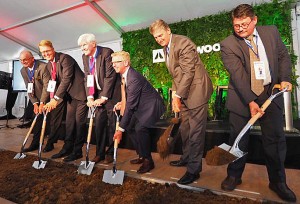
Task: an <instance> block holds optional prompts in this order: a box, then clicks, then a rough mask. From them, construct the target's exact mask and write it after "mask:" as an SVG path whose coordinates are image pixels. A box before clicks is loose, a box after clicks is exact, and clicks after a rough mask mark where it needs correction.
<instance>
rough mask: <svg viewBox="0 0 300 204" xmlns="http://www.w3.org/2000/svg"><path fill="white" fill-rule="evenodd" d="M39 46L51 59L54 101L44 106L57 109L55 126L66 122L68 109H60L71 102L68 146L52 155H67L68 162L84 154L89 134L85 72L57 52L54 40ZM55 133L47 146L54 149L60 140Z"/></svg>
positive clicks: (52, 116) (49, 63) (67, 56)
mask: <svg viewBox="0 0 300 204" xmlns="http://www.w3.org/2000/svg"><path fill="white" fill-rule="evenodd" d="M39 49H40V52H41V53H42V55H43V57H44V58H45V59H46V60H48V64H47V69H48V71H49V72H50V75H51V80H50V81H49V83H48V88H47V91H48V92H50V102H49V103H47V104H46V105H45V106H44V109H45V110H47V111H52V110H53V111H56V112H55V114H53V113H52V115H51V124H52V125H53V124H55V127H57V125H58V124H60V123H61V121H62V117H63V114H64V111H63V110H61V111H60V109H61V108H62V106H64V104H63V103H66V104H67V115H66V135H65V141H64V146H63V147H62V149H61V150H60V152H59V153H57V154H54V155H53V156H52V157H51V158H52V159H57V158H61V157H65V156H67V157H65V158H64V160H63V161H64V162H70V161H74V160H76V159H79V158H81V157H82V147H83V144H84V138H85V133H86V132H85V127H86V118H87V106H86V94H85V89H84V73H83V71H82V70H81V69H80V67H79V65H78V64H77V62H76V61H75V59H73V58H72V57H71V56H70V55H67V54H64V53H60V52H56V51H55V50H54V47H53V45H52V42H51V41H48V40H42V41H41V42H40V43H39ZM62 109H63V108H62ZM52 125H51V128H52ZM52 136H55V135H54V133H53V131H52V129H51V135H50V136H49V139H48V142H47V145H46V147H45V149H46V148H48V147H50V148H49V149H50V151H51V150H52V149H53V143H54V142H56V140H57V139H58V138H57V137H52ZM45 149H44V151H45ZM49 149H46V151H47V150H49Z"/></svg>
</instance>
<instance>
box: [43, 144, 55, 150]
mask: <svg viewBox="0 0 300 204" xmlns="http://www.w3.org/2000/svg"><path fill="white" fill-rule="evenodd" d="M53 149H54V145H53V144H52V143H47V144H46V146H45V148H44V149H43V152H50V151H52V150H53Z"/></svg>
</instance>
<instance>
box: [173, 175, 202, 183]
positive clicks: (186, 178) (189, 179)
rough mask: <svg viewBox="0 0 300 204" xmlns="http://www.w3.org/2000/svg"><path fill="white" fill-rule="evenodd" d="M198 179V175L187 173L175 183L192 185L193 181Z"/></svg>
mask: <svg viewBox="0 0 300 204" xmlns="http://www.w3.org/2000/svg"><path fill="white" fill-rule="evenodd" d="M198 178H200V174H191V173H189V172H186V173H185V174H184V175H183V177H181V179H179V180H178V181H177V183H179V184H182V185H187V184H190V183H193V182H194V181H195V180H197V179H198Z"/></svg>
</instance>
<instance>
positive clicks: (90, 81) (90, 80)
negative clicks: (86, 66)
mask: <svg viewBox="0 0 300 204" xmlns="http://www.w3.org/2000/svg"><path fill="white" fill-rule="evenodd" d="M86 86H87V87H94V75H92V74H89V75H87V82H86Z"/></svg>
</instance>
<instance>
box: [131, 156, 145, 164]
mask: <svg viewBox="0 0 300 204" xmlns="http://www.w3.org/2000/svg"><path fill="white" fill-rule="evenodd" d="M144 160H145V159H144V158H143V157H138V158H136V159H132V160H130V164H142V163H143V162H144Z"/></svg>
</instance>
